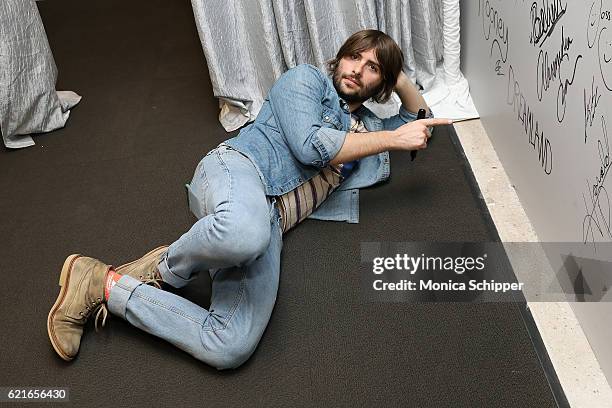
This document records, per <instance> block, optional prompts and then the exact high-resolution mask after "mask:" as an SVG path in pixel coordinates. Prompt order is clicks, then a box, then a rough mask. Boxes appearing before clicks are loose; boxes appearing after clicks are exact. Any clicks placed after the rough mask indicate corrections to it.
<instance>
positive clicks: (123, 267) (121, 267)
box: [115, 245, 168, 273]
mask: <svg viewBox="0 0 612 408" xmlns="http://www.w3.org/2000/svg"><path fill="white" fill-rule="evenodd" d="M162 248H165V249H168V245H162V246H158V247H157V248H155V249H152V250H151V251H149V252H147V253H146V254H144V255H143V256H141V257H140V258H138V259H137V260H135V261H132V262H128V263H126V264H123V265H121V266H119V267H117V268H115V272H117V273H121V270H122V269H125V268H127V267H128V266H130V265H132V264H135V263H136V262H139V261H140V260H141V259H143V258H146V257H147V256H149V255H151V254H152V253H153V252H156V251H158V250H160V249H162Z"/></svg>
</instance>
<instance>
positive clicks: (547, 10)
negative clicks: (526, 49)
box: [529, 0, 567, 48]
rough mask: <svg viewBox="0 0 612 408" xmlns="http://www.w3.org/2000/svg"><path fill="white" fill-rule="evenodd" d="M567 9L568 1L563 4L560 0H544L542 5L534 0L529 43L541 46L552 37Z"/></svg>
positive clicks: (531, 11)
mask: <svg viewBox="0 0 612 408" xmlns="http://www.w3.org/2000/svg"><path fill="white" fill-rule="evenodd" d="M566 10H567V3H565V6H563V5H562V4H561V1H560V0H555V1H553V2H551V3H549V2H548V1H544V0H543V1H542V5H541V6H540V5H539V4H538V2H537V1H534V2H533V3H532V4H531V10H530V16H531V32H530V33H529V43H530V44H533V45H534V46H535V45H538V46H539V47H540V48H541V47H542V45H543V44H544V42H545V41H546V40H547V39H548V38H550V36H551V34H552V33H553V31H554V29H555V26H556V25H557V23H558V22H559V20H560V19H561V17H563V15H564V14H565V11H566ZM540 40H541V41H540Z"/></svg>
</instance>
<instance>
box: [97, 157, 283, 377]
mask: <svg viewBox="0 0 612 408" xmlns="http://www.w3.org/2000/svg"><path fill="white" fill-rule="evenodd" d="M191 188H192V189H193V190H194V191H195V192H196V195H197V196H198V198H199V199H201V200H202V201H201V203H200V204H201V206H202V208H203V209H205V212H206V214H207V215H206V216H204V217H203V218H201V219H200V220H198V221H197V222H196V223H195V224H194V225H193V226H192V227H191V229H190V230H189V231H188V232H186V233H185V234H184V235H183V236H181V237H180V238H179V239H178V240H177V241H176V242H174V243H173V244H172V245H170V247H169V248H168V251H167V253H166V254H165V256H164V257H163V259H162V261H161V263H160V264H159V271H160V273H161V276H162V278H163V280H164V282H166V283H168V284H170V285H172V286H174V287H176V288H179V287H182V286H185V285H187V284H188V283H189V282H190V281H192V280H193V279H195V278H196V276H197V275H198V273H200V272H209V273H210V275H211V278H212V295H211V305H210V310H206V309H203V308H201V307H200V306H198V305H196V304H194V303H192V302H190V301H188V300H187V299H184V298H181V297H180V296H177V295H175V294H173V293H169V292H166V291H163V290H159V289H156V288H155V287H152V286H149V285H144V284H142V283H141V282H140V281H139V280H136V279H134V278H132V277H130V276H123V277H122V278H121V279H120V280H119V281H118V282H117V285H115V287H114V288H113V289H112V291H111V294H110V297H109V300H108V308H109V310H110V311H111V313H113V314H116V315H119V316H121V317H123V318H124V319H125V320H127V321H128V322H129V323H131V324H132V325H134V326H136V327H138V328H140V329H142V330H144V331H146V332H148V333H150V334H153V335H155V336H157V337H161V338H162V339H164V340H167V341H169V342H170V343H172V344H174V345H175V346H177V347H179V348H180V349H182V350H185V351H186V352H188V353H189V354H191V355H193V356H194V357H195V358H197V359H198V360H201V361H203V362H205V363H207V364H209V365H211V366H213V367H216V368H218V369H226V368H236V367H238V366H239V365H241V364H242V363H244V362H245V361H246V360H247V359H248V358H249V357H250V356H251V354H252V353H253V351H254V350H255V348H256V347H257V344H258V343H259V340H260V339H261V336H262V335H263V332H264V330H265V328H266V326H267V324H268V321H269V319H270V315H271V314H272V309H273V308H274V304H275V302H276V293H277V290H278V281H279V273H280V254H281V247H282V231H281V228H280V225H279V215H278V210H277V209H276V207H275V205H274V199H273V198H272V197H268V196H266V195H265V192H264V186H263V183H262V182H261V179H260V178H259V175H258V172H257V170H256V169H255V167H254V166H253V164H252V163H251V161H250V160H249V159H248V158H246V157H245V156H243V155H242V154H241V153H238V152H237V151H235V150H233V149H231V148H229V147H226V146H224V145H221V146H219V147H217V148H216V149H214V150H212V151H211V152H209V153H208V154H207V155H206V157H204V158H203V159H202V161H201V162H200V163H199V165H198V167H197V169H196V171H195V175H194V178H193V180H192V182H191Z"/></svg>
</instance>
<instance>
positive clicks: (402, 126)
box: [330, 71, 453, 164]
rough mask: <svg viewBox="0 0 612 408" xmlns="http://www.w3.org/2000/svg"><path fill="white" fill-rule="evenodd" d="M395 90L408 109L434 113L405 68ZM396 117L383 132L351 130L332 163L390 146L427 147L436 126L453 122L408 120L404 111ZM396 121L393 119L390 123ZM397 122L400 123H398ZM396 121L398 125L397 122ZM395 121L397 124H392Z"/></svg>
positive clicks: (348, 159) (382, 149) (431, 119)
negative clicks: (354, 131) (353, 131)
mask: <svg viewBox="0 0 612 408" xmlns="http://www.w3.org/2000/svg"><path fill="white" fill-rule="evenodd" d="M395 92H397V94H398V95H399V97H400V99H401V101H402V107H403V109H404V110H406V111H408V112H418V111H419V109H425V111H426V113H427V114H426V117H429V116H431V111H430V110H429V107H428V106H427V103H426V102H425V99H423V96H421V94H420V93H419V91H418V90H417V89H416V86H415V85H414V84H413V83H412V81H411V80H410V78H408V76H407V75H406V74H404V72H403V71H402V72H400V75H399V77H398V79H397V83H396V85H395ZM393 119H395V120H392V121H391V120H387V123H386V125H387V126H385V129H393V128H396V129H394V130H382V131H379V132H368V133H347V135H346V138H345V139H344V144H343V145H342V147H341V148H340V151H339V152H338V154H337V155H336V156H334V158H333V159H332V160H331V162H330V163H331V164H340V163H346V162H349V161H352V160H358V159H361V158H364V157H366V156H371V155H373V154H378V153H381V152H384V151H387V150H419V149H425V148H426V147H427V139H429V137H431V131H430V130H429V128H430V127H432V126H440V125H449V124H451V123H453V122H452V120H449V119H433V118H429V119H420V120H412V121H410V122H408V123H406V122H407V121H409V120H411V119H407V118H404V117H402V114H401V108H400V114H399V115H396V117H394V118H393ZM389 122H392V123H389ZM395 123H397V124H395ZM394 124H395V125H394ZM391 125H394V126H391Z"/></svg>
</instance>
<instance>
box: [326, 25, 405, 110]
mask: <svg viewBox="0 0 612 408" xmlns="http://www.w3.org/2000/svg"><path fill="white" fill-rule="evenodd" d="M403 63H404V56H403V54H402V50H401V49H400V48H399V47H398V45H397V43H396V42H395V41H393V39H392V38H391V37H389V36H388V35H387V34H385V33H383V32H382V31H378V30H362V31H358V32H356V33H355V34H353V35H351V36H350V37H349V38H348V40H346V42H345V43H344V44H343V45H342V47H340V50H338V54H336V57H335V58H334V59H332V60H330V61H329V62H328V69H329V72H330V73H331V74H332V75H333V80H334V87H335V88H336V91H337V92H338V95H339V96H340V97H341V98H342V99H344V100H345V101H346V102H348V103H349V104H350V103H362V102H365V101H367V100H368V99H370V98H373V99H374V100H375V101H376V102H386V101H387V100H388V99H389V97H390V96H391V93H392V92H393V88H394V87H395V83H396V82H397V77H398V76H399V74H400V72H401V70H402V65H403Z"/></svg>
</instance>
